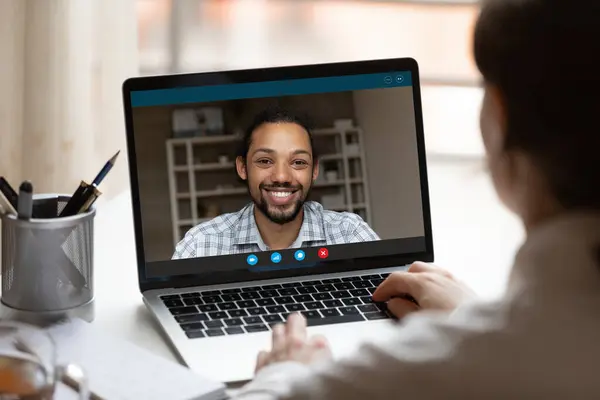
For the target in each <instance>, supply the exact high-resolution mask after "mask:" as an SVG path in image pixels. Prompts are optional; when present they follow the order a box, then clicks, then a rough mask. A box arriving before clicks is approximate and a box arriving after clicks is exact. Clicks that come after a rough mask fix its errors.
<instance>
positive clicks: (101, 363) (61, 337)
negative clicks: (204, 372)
mask: <svg viewBox="0 0 600 400" xmlns="http://www.w3.org/2000/svg"><path fill="white" fill-rule="evenodd" d="M48 332H49V333H50V334H51V335H52V337H53V338H54V339H55V340H56V343H57V347H58V353H59V362H60V363H63V364H65V363H74V364H78V365H79V366H81V367H82V368H83V369H84V370H85V371H86V374H87V376H88V379H89V384H90V389H91V390H92V391H93V392H94V393H95V394H97V395H98V396H100V397H102V398H104V399H107V400H133V399H135V400H139V399H144V400H154V399H160V400H164V399H170V400H196V399H197V400H218V399H223V398H225V397H226V394H225V385H224V384H222V383H220V382H214V381H211V380H207V379H205V378H203V377H201V376H199V375H198V374H196V373H194V372H192V371H191V370H189V369H188V368H185V367H184V366H182V365H180V364H176V363H173V362H171V361H169V360H165V359H163V358H161V357H159V356H156V355H154V354H152V353H151V352H149V351H147V350H145V349H142V348H141V347H138V346H136V345H135V344H132V343H129V342H127V341H125V340H122V339H120V338H116V337H113V336H111V335H108V334H106V333H104V332H102V331H100V330H99V329H98V328H96V327H94V325H93V324H90V323H88V322H85V321H83V320H80V319H73V320H71V321H69V322H67V323H64V324H61V325H57V326H53V327H51V328H49V329H48ZM57 394H61V396H59V397H58V396H57V397H58V399H60V400H62V399H65V400H67V399H71V398H74V397H73V392H72V391H70V390H69V389H66V390H65V388H64V387H61V388H60V390H58V393H57Z"/></svg>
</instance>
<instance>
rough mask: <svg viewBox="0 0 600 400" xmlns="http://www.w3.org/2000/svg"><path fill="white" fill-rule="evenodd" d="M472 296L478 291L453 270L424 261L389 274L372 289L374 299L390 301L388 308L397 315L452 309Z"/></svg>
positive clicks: (399, 316)
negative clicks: (454, 273)
mask: <svg viewBox="0 0 600 400" xmlns="http://www.w3.org/2000/svg"><path fill="white" fill-rule="evenodd" d="M406 296H410V297H412V298H413V299H414V300H415V301H416V303H418V304H415V303H414V302H412V301H410V300H407V299H406ZM403 297H404V298H403ZM473 297H475V293H474V292H473V291H472V290H471V289H470V288H469V287H468V286H466V285H465V284H463V283H461V282H459V281H458V280H457V279H456V278H454V276H452V274H450V272H448V271H446V270H444V269H442V268H439V267H437V266H435V265H432V264H426V263H423V262H416V263H414V264H413V265H411V266H410V268H409V269H408V271H406V272H394V273H392V274H390V275H389V276H388V277H387V279H386V280H384V281H383V282H382V283H381V284H380V285H379V287H378V288H377V290H375V292H374V293H373V301H375V302H387V307H388V310H389V311H390V312H391V313H392V314H394V315H395V316H396V317H398V318H402V317H404V316H405V315H407V314H409V313H411V312H414V311H417V310H420V309H421V310H425V309H428V310H446V311H452V310H454V309H455V308H456V307H457V306H458V305H459V304H460V303H461V302H463V301H465V300H467V299H470V298H473Z"/></svg>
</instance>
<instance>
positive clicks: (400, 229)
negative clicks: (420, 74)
mask: <svg viewBox="0 0 600 400" xmlns="http://www.w3.org/2000/svg"><path fill="white" fill-rule="evenodd" d="M354 107H355V115H356V118H357V123H358V125H359V126H360V127H362V128H363V130H364V138H363V140H364V142H365V143H364V147H365V153H366V158H367V164H366V165H367V176H368V180H369V193H370V197H371V199H370V200H371V215H372V220H373V226H375V227H377V233H378V234H379V235H380V236H381V238H382V239H390V238H398V237H412V236H422V235H423V234H424V228H423V212H422V205H421V189H420V180H419V176H420V174H419V163H418V154H417V140H416V127H415V116H414V105H413V98H412V88H411V87H402V88H389V89H376V90H361V91H357V92H355V93H354Z"/></svg>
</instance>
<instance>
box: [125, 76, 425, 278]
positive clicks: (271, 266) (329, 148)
mask: <svg viewBox="0 0 600 400" xmlns="http://www.w3.org/2000/svg"><path fill="white" fill-rule="evenodd" d="M131 106H132V116H133V132H134V142H135V143H134V145H135V153H136V165H137V181H138V187H139V201H140V214H141V225H142V235H143V238H144V239H143V240H144V252H145V260H146V275H147V276H148V277H161V276H173V275H186V274H197V273H203V272H211V271H227V270H231V271H233V270H249V271H253V272H262V271H275V270H281V269H295V268H307V267H311V266H314V265H317V264H320V265H322V263H326V262H328V261H339V260H345V259H354V258H364V257H375V256H386V255H396V254H402V253H406V254H408V253H416V252H422V251H425V249H426V244H425V243H426V242H425V237H424V236H425V227H424V221H423V210H422V198H421V182H420V176H419V158H418V147H417V134H416V122H415V109H414V103H413V87H412V79H411V73H410V72H409V71H392V72H386V73H377V74H364V75H344V76H335V77H323V78H307V79H290V80H286V81H272V82H256V83H236V84H229V85H213V86H195V87H192V86H190V87H183V88H176V89H175V88H174V89H156V90H144V91H133V92H131Z"/></svg>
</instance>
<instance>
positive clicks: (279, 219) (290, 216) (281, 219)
mask: <svg viewBox="0 0 600 400" xmlns="http://www.w3.org/2000/svg"><path fill="white" fill-rule="evenodd" d="M264 189H268V190H276V189H294V190H295V191H297V192H299V193H300V196H299V198H298V200H296V201H295V202H294V203H292V205H291V207H290V205H286V206H285V209H284V208H283V207H278V206H270V205H269V203H268V202H267V199H266V198H265V195H264V191H263V190H264ZM258 190H259V193H260V194H259V196H260V198H259V199H255V198H254V196H252V195H251V196H250V197H252V201H253V202H254V204H255V205H256V207H257V208H258V209H259V210H260V212H261V213H262V214H263V215H264V216H266V217H267V218H268V219H269V220H270V221H271V222H274V223H276V224H279V225H283V224H287V223H289V222H292V221H293V220H295V219H296V217H297V216H298V214H300V211H302V206H304V202H305V201H306V199H307V198H308V194H309V192H310V187H309V189H308V191H306V192H305V191H304V186H302V185H297V186H292V185H290V184H280V185H265V184H262V183H261V184H260V185H259V187H258Z"/></svg>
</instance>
